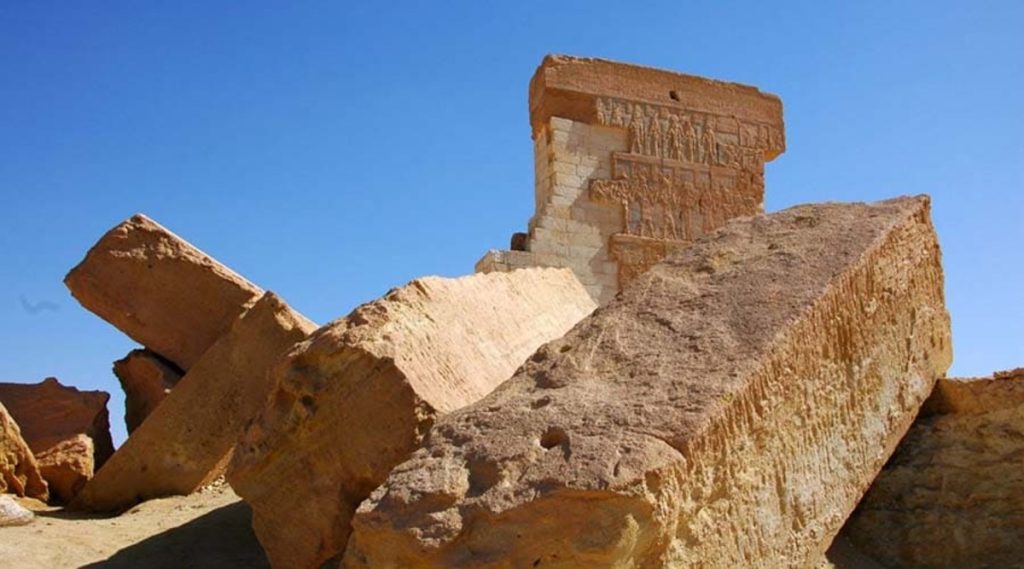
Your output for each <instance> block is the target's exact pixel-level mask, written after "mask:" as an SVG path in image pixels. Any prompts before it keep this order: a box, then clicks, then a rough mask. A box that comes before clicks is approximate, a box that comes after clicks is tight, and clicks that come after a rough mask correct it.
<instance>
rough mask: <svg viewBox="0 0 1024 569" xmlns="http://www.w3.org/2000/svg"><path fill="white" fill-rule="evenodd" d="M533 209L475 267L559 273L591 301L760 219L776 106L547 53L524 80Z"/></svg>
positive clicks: (753, 94)
mask: <svg viewBox="0 0 1024 569" xmlns="http://www.w3.org/2000/svg"><path fill="white" fill-rule="evenodd" d="M530 121H531V124H532V127H533V129H532V130H533V140H534V161H535V163H534V171H535V173H536V177H535V184H536V187H535V191H534V195H535V199H536V203H535V214H534V216H533V218H532V219H531V220H530V222H529V227H528V235H527V237H526V239H525V243H524V244H523V245H522V247H521V248H522V249H524V250H513V251H489V252H488V253H487V254H486V255H484V257H483V258H481V259H480V261H478V262H477V265H476V270H477V271H478V272H492V271H511V270H514V269H518V268H524V267H533V266H552V267H569V268H571V269H572V270H573V272H575V273H576V276H577V278H579V280H580V282H581V283H582V284H583V285H584V286H585V287H586V288H587V291H588V292H589V293H590V294H591V296H592V297H593V298H594V299H595V300H596V301H598V302H599V303H605V302H607V301H608V300H609V299H611V297H612V296H614V295H615V293H616V292H618V291H619V290H620V288H621V287H622V286H623V285H625V284H626V283H627V282H629V281H631V280H633V278H635V277H636V276H637V275H638V274H640V273H642V272H643V271H645V270H646V269H647V268H649V267H650V266H651V265H653V264H654V263H656V262H657V261H659V260H661V259H662V258H664V257H665V256H666V255H667V254H669V253H671V252H673V251H675V250H678V249H680V248H681V247H683V246H685V244H686V243H688V242H690V241H692V240H693V239H696V238H698V237H700V236H701V235H704V234H706V233H708V232H710V231H712V230H714V229H717V228H718V227H720V226H721V225H722V224H723V223H725V221H726V220H728V219H730V218H732V217H736V216H740V215H753V214H756V213H760V212H761V211H762V209H763V201H764V175H763V174H764V162H765V161H767V160H771V159H773V158H775V157H776V156H778V155H779V154H781V153H782V151H783V149H784V146H785V142H784V133H783V127H782V104H781V102H780V101H779V100H778V98H776V97H774V96H772V95H766V94H764V93H761V92H760V91H758V90H757V89H754V88H752V87H747V86H743V85H737V84H733V83H723V82H719V81H710V80H707V79H702V78H699V77H692V76H688V75H681V74H677V73H672V72H668V71H661V70H657V69H650V68H645V67H639V66H634V65H626V64H621V63H614V62H610V61H604V60H599V59H582V58H573V57H565V56H549V57H547V58H545V59H544V61H543V62H542V63H541V66H540V67H539V68H538V70H537V73H536V74H535V75H534V77H533V80H532V81H531V83H530Z"/></svg>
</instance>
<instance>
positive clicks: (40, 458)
mask: <svg viewBox="0 0 1024 569" xmlns="http://www.w3.org/2000/svg"><path fill="white" fill-rule="evenodd" d="M36 462H37V463H38V464H39V473H40V474H42V476H43V479H44V480H46V483H47V485H49V487H50V497H51V498H54V499H56V501H58V502H60V503H62V504H67V503H68V502H70V501H71V500H72V499H73V498H74V497H75V496H77V495H78V492H79V491H81V490H82V487H84V486H85V483H86V482H88V481H89V480H90V479H91V478H92V477H93V474H94V473H95V466H94V464H93V442H92V438H91V437H89V436H88V435H85V434H81V435H76V436H74V437H72V438H70V439H67V440H63V441H61V442H59V443H57V444H56V445H54V446H52V447H50V448H49V449H47V450H45V451H43V452H41V453H37V454H36Z"/></svg>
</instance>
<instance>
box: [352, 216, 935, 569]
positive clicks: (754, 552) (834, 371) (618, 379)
mask: <svg viewBox="0 0 1024 569" xmlns="http://www.w3.org/2000/svg"><path fill="white" fill-rule="evenodd" d="M950 358H951V346H950V330H949V317H948V315H947V313H946V310H945V306H944V304H943V283H942V268H941V265H940V253H939V247H938V243H937V241H936V237H935V234H934V232H933V229H932V226H931V222H930V218H929V202H928V199H927V198H926V197H918V198H900V199H895V200H890V201H885V202H879V203H877V204H872V205H865V204H823V205H810V206H801V207H796V208H792V209H789V210H786V211H783V212H780V213H776V214H773V215H770V216H765V215H759V216H754V217H750V218H741V219H737V220H734V221H732V222H730V223H729V224H727V225H726V226H725V227H724V228H723V229H722V230H721V231H719V232H718V233H716V234H715V235H714V236H713V237H710V238H708V239H706V240H702V241H699V242H697V243H695V244H694V245H693V246H692V247H690V248H687V249H685V250H683V251H682V252H680V253H678V254H676V255H674V256H672V257H670V258H669V259H668V260H667V261H665V262H663V263H660V264H658V265H656V266H655V267H654V268H653V269H652V270H651V271H649V272H648V273H647V274H645V275H643V276H641V277H640V278H639V279H638V280H637V281H636V282H635V283H634V284H633V285H631V286H629V287H627V288H626V289H624V290H623V291H622V293H621V294H620V295H619V296H617V297H616V299H615V300H613V301H612V302H611V303H609V304H608V305H607V306H605V307H604V308H602V309H599V310H597V311H596V312H595V313H594V314H593V315H592V316H590V317H589V318H587V319H585V320H584V321H583V322H581V323H580V324H578V325H577V326H576V327H575V328H574V329H573V330H572V331H571V332H569V334H567V335H566V336H564V337H563V338H561V339H559V340H556V341H554V342H551V343H549V344H548V345H546V346H545V347H543V348H541V349H540V350H538V351H537V353H536V354H534V356H533V357H532V358H531V359H530V361H529V362H528V363H527V364H526V365H524V366H523V367H522V368H521V369H520V370H519V371H518V372H517V373H516V374H515V375H514V376H513V377H512V378H511V379H510V380H509V381H507V382H505V383H504V384H503V385H502V386H501V387H499V388H498V389H497V390H495V392H494V393H492V394H491V395H490V396H488V397H486V398H484V399H483V400H481V401H480V402H478V403H476V404H474V405H472V406H470V407H468V408H466V409H463V410H460V411H457V412H455V413H452V414H450V415H448V416H445V417H442V418H441V419H439V420H438V422H437V423H436V424H435V426H434V427H433V428H432V430H431V431H430V434H429V436H428V438H427V443H426V444H425V446H424V447H423V448H422V449H420V450H418V451H417V452H416V453H415V454H414V455H413V457H412V458H411V459H410V460H408V461H406V462H404V463H402V464H400V465H398V466H397V467H396V468H395V469H394V470H393V471H392V472H391V474H390V475H389V477H388V479H387V481H386V482H385V483H384V484H383V485H381V486H380V487H379V488H377V489H376V490H375V491H374V492H373V494H372V496H371V498H370V499H368V500H367V501H366V502H364V503H363V504H362V505H361V506H360V508H359V510H358V513H357V514H356V516H355V518H354V520H353V534H352V537H351V540H350V542H349V547H348V549H347V551H346V554H345V560H344V564H345V565H346V566H348V567H375V568H384V567H430V568H440V567H456V566H458V567H531V566H532V567H701V568H703V569H716V568H728V569H734V568H737V567H760V568H775V567H779V568H782V567H785V568H804V567H808V566H813V565H812V564H813V563H816V562H817V561H819V560H820V559H821V558H822V556H823V554H824V553H825V550H826V548H827V546H828V545H829V543H830V542H831V541H832V538H833V537H834V536H835V534H836V533H837V532H838V531H839V528H840V526H841V525H842V522H843V520H844V519H846V517H847V516H848V515H849V513H850V512H851V511H852V510H853V507H854V505H855V504H856V502H857V500H858V499H859V498H860V497H861V495H862V493H863V492H864V490H865V489H866V488H867V486H868V485H869V483H870V481H871V480H872V479H873V478H874V476H875V475H876V474H877V472H878V471H879V469H881V467H882V465H883V464H884V463H885V460H886V459H887V458H888V456H889V454H890V453H891V451H892V449H893V448H894V447H895V446H896V443H897V442H898V441H899V439H900V437H901V436H902V435H903V434H904V432H906V429H907V428H908V427H909V426H910V423H911V422H912V421H913V418H914V415H915V414H916V412H917V410H918V407H919V406H920V404H921V402H922V401H924V399H925V397H926V396H927V394H928V392H929V391H930V390H931V387H932V385H933V384H934V381H935V379H936V378H937V377H938V376H940V375H941V374H942V373H943V372H944V371H945V369H946V368H947V366H948V365H949V362H950Z"/></svg>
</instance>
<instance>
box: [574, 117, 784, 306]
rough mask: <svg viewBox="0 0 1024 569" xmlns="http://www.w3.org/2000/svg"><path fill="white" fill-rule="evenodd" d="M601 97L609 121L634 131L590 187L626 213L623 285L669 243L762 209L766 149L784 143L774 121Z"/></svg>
mask: <svg viewBox="0 0 1024 569" xmlns="http://www.w3.org/2000/svg"><path fill="white" fill-rule="evenodd" d="M596 104H597V119H598V122H599V123H600V124H601V125H602V126H612V127H616V128H622V129H625V130H626V133H627V148H628V151H627V152H616V153H613V154H612V178H611V179H607V180H593V181H592V182H591V184H590V188H589V191H590V199H591V200H592V201H594V202H597V203H603V204H607V205H611V206H617V207H618V208H619V210H620V212H621V214H622V232H621V233H619V234H616V235H614V236H613V237H612V241H611V243H610V247H609V249H610V253H611V255H612V256H613V257H614V258H615V259H616V260H617V261H618V262H619V285H620V286H623V285H625V284H626V283H627V282H629V281H630V280H632V279H633V278H634V277H635V276H637V275H639V274H640V273H642V272H643V271H646V270H647V269H648V268H649V267H650V266H651V265H653V264H655V263H657V262H658V261H660V260H661V259H663V258H664V257H665V255H666V254H668V252H669V251H670V250H675V249H678V248H680V247H682V246H684V245H685V243H686V242H688V241H692V240H694V239H697V238H698V237H700V236H702V235H704V234H706V233H708V232H710V231H713V230H715V229H717V228H718V227H721V226H722V225H724V224H725V222H726V221H728V220H729V219H731V218H733V217H737V216H741V215H750V214H753V213H756V212H758V211H760V208H761V203H762V198H763V195H764V178H763V171H764V170H763V169H764V162H765V156H766V152H768V151H769V150H773V149H774V150H779V149H781V143H782V135H781V132H780V131H778V130H777V129H776V128H775V127H772V126H770V125H765V124H757V123H754V122H749V121H745V120H740V119H737V118H735V117H727V116H722V115H715V114H710V113H703V112H697V111H690V110H686V109H679V108H671V107H666V106H659V105H653V104H647V103H638V102H633V101H624V100H618V99H611V98H598V99H597V102H596Z"/></svg>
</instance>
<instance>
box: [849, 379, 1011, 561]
mask: <svg viewBox="0 0 1024 569" xmlns="http://www.w3.org/2000/svg"><path fill="white" fill-rule="evenodd" d="M1022 457H1024V368H1021V369H1017V370H1014V371H1010V372H1002V373H997V374H995V375H994V376H993V377H991V378H985V379H944V380H939V382H938V384H937V385H936V387H935V391H934V392H933V393H932V395H931V397H930V398H929V399H928V401H927V403H925V406H924V409H923V410H922V412H921V416H920V417H919V418H918V420H917V422H915V423H914V426H913V427H912V428H911V430H910V433H909V434H908V435H907V436H906V438H904V440H903V442H901V443H900V446H899V448H898V449H897V451H896V454H895V455H894V456H893V458H892V460H890V461H889V463H888V464H887V465H886V466H885V468H884V469H883V470H882V472H881V474H879V476H878V478H877V479H876V480H875V481H874V483H873V484H872V485H871V489H870V490H869V491H868V493H867V495H866V496H865V497H864V500H863V501H862V502H861V504H860V506H859V507H858V508H857V511H856V513H855V514H854V515H853V516H852V517H851V518H850V520H849V522H847V525H846V528H845V529H844V530H843V533H842V534H841V535H843V536H845V537H846V538H847V539H849V541H850V542H851V543H852V544H854V545H855V546H856V547H857V548H858V549H860V550H861V551H863V552H864V553H865V554H867V555H869V556H871V557H872V558H874V559H876V560H878V561H879V562H880V563H881V564H882V565H884V566H885V567H887V568H889V569H904V568H907V569H909V568H915V569H932V568H935V569H938V568H943V569H944V568H947V567H957V568H958V569H982V568H989V567H1020V566H1021V565H1020V564H1021V560H1022V559H1024V468H1022V467H1024V462H1022Z"/></svg>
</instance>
